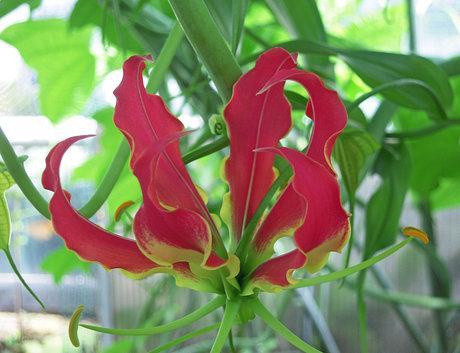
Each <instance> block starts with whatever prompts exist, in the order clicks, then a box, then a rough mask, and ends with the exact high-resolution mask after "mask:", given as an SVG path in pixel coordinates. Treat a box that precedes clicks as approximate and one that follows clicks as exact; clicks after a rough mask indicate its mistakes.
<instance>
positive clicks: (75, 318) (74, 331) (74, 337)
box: [69, 305, 85, 347]
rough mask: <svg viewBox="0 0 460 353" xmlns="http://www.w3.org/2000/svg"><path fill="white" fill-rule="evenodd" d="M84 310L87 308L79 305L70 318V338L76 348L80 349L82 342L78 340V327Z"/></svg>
mask: <svg viewBox="0 0 460 353" xmlns="http://www.w3.org/2000/svg"><path fill="white" fill-rule="evenodd" d="M84 310H85V306H84V305H79V306H77V308H76V309H75V311H74V312H73V314H72V316H71V317H70V322H69V338H70V342H72V345H73V346H74V347H80V340H79V338H78V325H79V324H80V317H81V314H82V313H83V311H84Z"/></svg>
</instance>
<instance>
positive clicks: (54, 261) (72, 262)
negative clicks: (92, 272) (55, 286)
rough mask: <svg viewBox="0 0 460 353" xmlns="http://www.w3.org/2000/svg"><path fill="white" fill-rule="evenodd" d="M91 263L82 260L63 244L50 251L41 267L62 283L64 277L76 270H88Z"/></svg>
mask: <svg viewBox="0 0 460 353" xmlns="http://www.w3.org/2000/svg"><path fill="white" fill-rule="evenodd" d="M90 266H91V264H90V263H89V262H85V261H83V260H81V259H80V258H79V257H78V256H77V255H75V253H74V252H73V251H71V250H68V249H67V248H66V247H65V246H62V247H60V248H58V249H56V250H54V251H52V252H50V253H49V254H48V255H47V256H46V257H45V258H44V259H43V261H42V264H41V268H42V269H43V270H44V271H46V272H48V273H50V274H51V275H53V278H54V282H56V283H60V282H61V280H62V278H63V277H64V276H65V275H67V274H69V273H71V272H73V271H76V270H81V271H83V272H88V271H89V269H90Z"/></svg>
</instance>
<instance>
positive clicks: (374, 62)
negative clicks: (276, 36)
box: [248, 40, 453, 115]
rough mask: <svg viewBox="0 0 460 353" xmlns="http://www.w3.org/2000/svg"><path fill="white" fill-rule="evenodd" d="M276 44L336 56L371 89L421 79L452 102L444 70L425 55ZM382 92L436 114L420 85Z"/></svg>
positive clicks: (298, 42)
mask: <svg viewBox="0 0 460 353" xmlns="http://www.w3.org/2000/svg"><path fill="white" fill-rule="evenodd" d="M277 46H281V47H284V48H286V49H287V50H290V51H298V52H300V53H304V54H318V55H324V56H338V57H339V58H340V59H342V60H343V61H344V62H345V63H346V64H347V65H348V66H349V67H350V68H351V69H352V70H353V71H354V72H355V73H356V75H358V76H359V77H360V78H361V79H362V80H363V81H364V82H365V83H366V84H367V85H369V86H370V87H372V88H376V87H378V86H381V85H384V84H387V83H390V82H392V81H396V80H400V79H414V80H418V81H421V82H423V83H424V84H426V85H427V86H428V87H429V88H431V89H432V91H433V92H434V94H436V96H437V97H438V99H439V100H440V101H441V102H442V104H443V105H444V106H445V107H450V106H451V105H452V100H453V92H452V87H451V85H450V83H449V80H448V77H447V75H446V73H445V72H444V70H442V69H441V68H440V67H439V66H437V65H436V64H434V63H433V62H432V61H430V60H428V59H426V58H424V57H421V56H417V55H412V54H411V55H404V54H397V53H386V52H376V51H368V50H355V49H348V48H338V47H333V46H330V45H325V44H320V43H317V42H314V41H309V40H293V41H289V42H284V43H278V44H277ZM248 60H252V59H251V58H249V59H248ZM381 93H382V95H383V96H384V97H385V98H387V99H389V100H391V101H392V102H394V103H396V104H399V105H402V106H404V107H408V108H412V109H418V110H425V111H427V112H429V113H431V114H434V115H437V114H438V113H439V107H438V106H437V103H436V102H435V101H434V100H433V98H432V97H431V95H430V94H429V93H428V92H427V91H426V89H423V88H422V87H417V86H403V87H397V88H395V89H393V90H385V91H382V92H381Z"/></svg>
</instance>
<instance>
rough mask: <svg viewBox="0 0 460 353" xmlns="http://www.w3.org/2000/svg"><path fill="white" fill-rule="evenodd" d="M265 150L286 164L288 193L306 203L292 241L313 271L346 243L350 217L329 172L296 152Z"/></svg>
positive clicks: (284, 149) (336, 183) (335, 181)
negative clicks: (290, 176)
mask: <svg viewBox="0 0 460 353" xmlns="http://www.w3.org/2000/svg"><path fill="white" fill-rule="evenodd" d="M267 150H270V151H273V152H276V153H278V154H280V155H281V156H283V157H284V158H286V159H287V160H288V161H289V163H290V164H291V166H292V169H293V171H294V178H293V180H292V183H291V185H292V187H291V188H290V190H292V191H290V190H288V192H296V193H297V194H298V195H300V196H301V197H303V198H304V199H305V200H306V202H307V205H308V208H307V215H306V218H305V221H304V222H303V224H302V226H301V227H299V228H298V229H297V230H296V232H295V234H294V239H295V243H296V245H297V247H298V248H299V249H300V250H301V251H302V252H303V253H305V254H306V255H307V257H308V264H307V266H309V267H310V269H314V268H315V266H316V265H319V264H320V263H321V262H322V261H324V260H325V258H326V256H327V255H328V253H329V252H330V251H340V250H341V248H342V247H343V246H344V245H345V243H346V241H347V239H348V235H349V231H350V224H349V220H348V217H349V215H348V213H347V212H346V211H345V210H344V209H343V208H342V205H341V200H340V187H339V184H338V182H337V179H336V177H335V175H332V174H331V173H330V172H329V170H328V169H326V168H325V167H324V166H323V165H321V164H319V163H318V162H316V161H314V160H313V159H312V158H310V157H308V156H305V155H304V154H302V153H300V152H298V151H295V150H292V149H290V148H270V149H267ZM294 207H295V206H294Z"/></svg>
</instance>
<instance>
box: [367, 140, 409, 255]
mask: <svg viewBox="0 0 460 353" xmlns="http://www.w3.org/2000/svg"><path fill="white" fill-rule="evenodd" d="M377 170H378V173H379V174H380V176H381V178H382V183H381V185H380V186H379V188H378V189H377V191H376V192H375V193H374V194H373V195H372V197H371V199H370V200H369V202H368V203H367V207H366V225H365V228H366V240H365V246H364V256H365V258H369V257H371V256H372V255H373V254H374V253H375V252H377V251H379V250H380V249H383V248H385V247H387V246H389V245H391V244H393V243H394V242H395V240H396V235H397V231H398V228H399V219H400V216H401V212H402V209H403V204H404V199H405V196H406V193H407V190H408V188H409V177H410V159H409V154H408V151H407V149H406V147H405V146H404V144H399V145H392V146H384V148H382V150H381V152H380V154H379V156H378V159H377Z"/></svg>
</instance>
